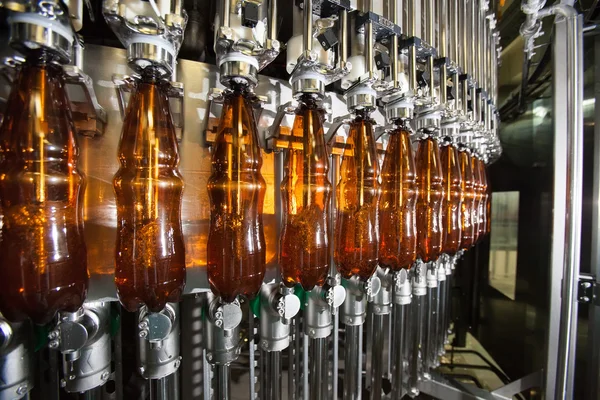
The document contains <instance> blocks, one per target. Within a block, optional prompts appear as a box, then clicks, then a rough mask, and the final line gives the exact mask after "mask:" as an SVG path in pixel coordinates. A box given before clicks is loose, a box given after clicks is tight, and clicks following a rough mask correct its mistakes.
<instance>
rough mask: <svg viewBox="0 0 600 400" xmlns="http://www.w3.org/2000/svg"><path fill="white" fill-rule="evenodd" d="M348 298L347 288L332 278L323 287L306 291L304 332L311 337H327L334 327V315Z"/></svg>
mask: <svg viewBox="0 0 600 400" xmlns="http://www.w3.org/2000/svg"><path fill="white" fill-rule="evenodd" d="M345 299H346V289H344V287H342V285H340V284H339V281H338V279H336V278H335V277H334V278H330V282H329V283H327V284H325V285H324V286H323V287H319V286H316V287H315V288H314V289H313V290H311V291H309V292H306V307H305V318H304V333H305V334H306V335H308V336H309V337H310V338H311V339H317V338H326V337H328V336H329V335H330V334H331V330H332V328H333V320H332V316H333V315H335V313H337V309H338V308H339V307H340V306H341V305H342V303H344V300H345Z"/></svg>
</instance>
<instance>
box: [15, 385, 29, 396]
mask: <svg viewBox="0 0 600 400" xmlns="http://www.w3.org/2000/svg"><path fill="white" fill-rule="evenodd" d="M27 389H28V388H27V385H21V386H19V388H18V389H17V394H18V395H20V396H21V395H24V394H25V393H27Z"/></svg>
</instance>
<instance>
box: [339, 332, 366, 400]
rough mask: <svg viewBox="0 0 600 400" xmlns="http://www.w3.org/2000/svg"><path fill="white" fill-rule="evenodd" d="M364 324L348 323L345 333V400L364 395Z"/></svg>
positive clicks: (355, 398) (355, 399) (356, 398)
mask: <svg viewBox="0 0 600 400" xmlns="http://www.w3.org/2000/svg"><path fill="white" fill-rule="evenodd" d="M362 337H363V325H362V324H361V325H346V331H345V335H344V348H345V350H344V396H343V399H344V400H358V399H360V398H361V396H362V354H363V352H362Z"/></svg>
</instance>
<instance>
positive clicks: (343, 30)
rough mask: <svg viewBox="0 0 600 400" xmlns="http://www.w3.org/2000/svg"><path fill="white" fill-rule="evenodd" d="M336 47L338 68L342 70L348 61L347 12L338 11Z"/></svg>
mask: <svg viewBox="0 0 600 400" xmlns="http://www.w3.org/2000/svg"><path fill="white" fill-rule="evenodd" d="M338 37H339V38H338V41H339V43H338V46H339V49H340V67H341V68H344V67H345V66H346V62H347V61H348V10H346V9H345V8H343V7H342V8H341V10H340V32H339V34H338Z"/></svg>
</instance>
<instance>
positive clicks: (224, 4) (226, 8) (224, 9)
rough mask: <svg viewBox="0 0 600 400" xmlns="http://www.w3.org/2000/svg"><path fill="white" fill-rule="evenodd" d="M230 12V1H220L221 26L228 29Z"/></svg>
mask: <svg viewBox="0 0 600 400" xmlns="http://www.w3.org/2000/svg"><path fill="white" fill-rule="evenodd" d="M230 11H231V0H221V14H222V15H221V21H222V26H225V27H229V25H230V20H229V16H230V15H229V13H230Z"/></svg>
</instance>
